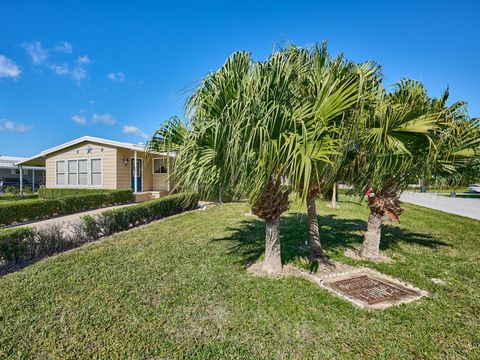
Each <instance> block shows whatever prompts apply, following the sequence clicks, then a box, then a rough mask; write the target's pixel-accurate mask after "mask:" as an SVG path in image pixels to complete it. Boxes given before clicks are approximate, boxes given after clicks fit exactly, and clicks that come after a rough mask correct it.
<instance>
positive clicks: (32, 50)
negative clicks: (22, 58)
mask: <svg viewBox="0 0 480 360" xmlns="http://www.w3.org/2000/svg"><path fill="white" fill-rule="evenodd" d="M22 46H23V48H24V49H25V51H26V52H27V54H28V56H29V57H30V59H31V60H32V62H33V63H34V64H35V65H38V64H41V63H43V62H45V60H47V58H48V49H45V48H44V47H43V46H42V43H41V42H40V41H32V42H30V43H23V44H22Z"/></svg>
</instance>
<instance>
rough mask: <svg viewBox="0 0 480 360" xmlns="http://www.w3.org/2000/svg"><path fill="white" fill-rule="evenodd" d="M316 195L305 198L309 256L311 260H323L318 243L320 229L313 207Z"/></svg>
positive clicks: (320, 244) (320, 246)
mask: <svg viewBox="0 0 480 360" xmlns="http://www.w3.org/2000/svg"><path fill="white" fill-rule="evenodd" d="M315 195H316V194H313V193H309V194H308V197H307V214H308V227H309V233H310V243H309V248H310V256H311V259H312V260H315V259H319V258H324V257H325V255H324V253H323V250H322V243H321V242H320V229H319V226H318V219H317V208H316V205H315V197H316V196H315Z"/></svg>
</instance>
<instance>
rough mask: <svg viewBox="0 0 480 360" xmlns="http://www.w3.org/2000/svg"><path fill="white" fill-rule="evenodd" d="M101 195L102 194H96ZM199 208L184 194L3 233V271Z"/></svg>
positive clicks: (0, 232) (0, 263)
mask: <svg viewBox="0 0 480 360" xmlns="http://www.w3.org/2000/svg"><path fill="white" fill-rule="evenodd" d="M97 195H99V194H95V196H97ZM64 199H65V198H63V199H48V200H46V199H43V200H39V201H43V202H51V203H52V204H53V203H57V202H60V203H61V202H62V201H63V200H64ZM197 204H198V197H197V195H196V194H192V193H180V194H175V195H168V196H165V197H163V198H160V199H158V200H152V201H149V202H146V203H142V204H136V205H132V206H128V207H125V208H121V209H116V210H108V211H104V212H103V213H102V214H100V215H98V216H95V217H93V216H90V215H87V216H84V217H83V218H82V219H81V220H80V221H77V222H73V223H69V224H53V225H50V226H46V227H41V228H39V229H33V228H18V229H6V230H0V270H2V269H8V268H9V267H12V266H15V265H18V264H20V263H22V262H25V261H30V260H34V259H39V258H42V257H45V256H48V255H52V254H55V253H58V252H61V251H65V250H68V249H71V248H74V247H77V246H80V245H82V244H84V243H87V242H90V241H93V240H96V239H98V238H99V237H101V236H104V235H111V234H113V233H115V232H119V231H122V230H127V229H129V228H131V227H134V226H138V225H141V224H146V223H148V222H150V221H153V220H157V219H161V218H163V217H166V216H170V215H174V214H178V213H181V212H182V211H186V210H191V209H194V208H196V207H197Z"/></svg>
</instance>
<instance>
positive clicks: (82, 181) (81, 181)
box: [78, 160, 88, 185]
mask: <svg viewBox="0 0 480 360" xmlns="http://www.w3.org/2000/svg"><path fill="white" fill-rule="evenodd" d="M78 185H88V169H87V160H78Z"/></svg>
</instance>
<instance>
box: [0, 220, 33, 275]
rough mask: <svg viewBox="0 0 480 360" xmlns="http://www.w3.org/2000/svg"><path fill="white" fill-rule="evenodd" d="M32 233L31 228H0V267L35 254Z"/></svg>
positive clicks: (29, 257) (18, 261)
mask: <svg viewBox="0 0 480 360" xmlns="http://www.w3.org/2000/svg"><path fill="white" fill-rule="evenodd" d="M33 234H34V230H33V229H32V228H19V229H7V230H0V268H2V267H5V266H8V265H11V264H18V263H20V262H22V261H26V260H29V259H31V258H32V257H33V256H35V241H34V236H33Z"/></svg>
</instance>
